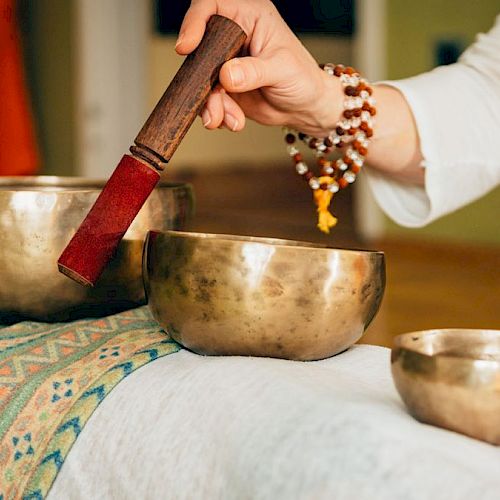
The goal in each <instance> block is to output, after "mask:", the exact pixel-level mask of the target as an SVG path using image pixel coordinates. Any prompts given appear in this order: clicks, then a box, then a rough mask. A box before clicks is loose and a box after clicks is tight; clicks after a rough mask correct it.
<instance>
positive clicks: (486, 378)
mask: <svg viewBox="0 0 500 500" xmlns="http://www.w3.org/2000/svg"><path fill="white" fill-rule="evenodd" d="M391 361H392V374H393V378H394V382H395V384H396V387H397V389H398V391H399V394H400V395H401V398H402V399H403V401H404V402H405V404H406V406H407V407H408V410H409V411H410V413H411V414H412V415H413V416H414V417H415V418H417V419H418V420H420V421H422V422H425V423H429V424H432V425H436V426H439V427H444V428H446V429H450V430H453V431H456V432H460V433H462V434H466V435H468V436H471V437H474V438H477V439H481V440H483V441H487V442H489V443H492V444H496V445H500V331H498V330H464V329H446V330H428V331H423V332H415V333H407V334H404V335H399V336H398V337H396V339H395V341H394V347H393V349H392V356H391Z"/></svg>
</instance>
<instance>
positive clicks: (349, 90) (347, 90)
mask: <svg viewBox="0 0 500 500" xmlns="http://www.w3.org/2000/svg"><path fill="white" fill-rule="evenodd" d="M344 94H345V95H347V96H349V97H354V96H355V95H358V91H357V90H356V87H353V86H352V85H348V86H347V87H346V88H345V89H344Z"/></svg>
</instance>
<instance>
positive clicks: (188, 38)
mask: <svg viewBox="0 0 500 500" xmlns="http://www.w3.org/2000/svg"><path fill="white" fill-rule="evenodd" d="M214 14H217V2H216V0H192V1H191V5H190V7H189V9H188V10H187V12H186V15H185V16H184V20H183V21H182V25H181V29H180V31H179V37H178V38H177V43H176V44H175V50H176V51H177V53H178V54H181V55H187V54H190V53H191V52H193V50H194V49H195V48H196V47H198V44H199V43H200V41H201V39H202V38H203V34H204V33H205V27H206V25H207V22H208V20H209V19H210V17H211V16H212V15H214Z"/></svg>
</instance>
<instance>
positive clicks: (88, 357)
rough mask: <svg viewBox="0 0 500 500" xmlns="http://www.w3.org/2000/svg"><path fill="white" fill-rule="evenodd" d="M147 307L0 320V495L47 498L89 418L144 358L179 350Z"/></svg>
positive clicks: (7, 499) (6, 499)
mask: <svg viewBox="0 0 500 500" xmlns="http://www.w3.org/2000/svg"><path fill="white" fill-rule="evenodd" d="M179 349H180V347H179V345H178V344H176V343H175V342H174V341H172V340H171V339H170V337H169V336H168V335H167V334H166V333H165V332H164V331H163V330H161V328H160V327H159V326H158V324H157V323H156V322H155V321H154V320H153V318H152V317H151V315H150V313H149V310H148V309H147V307H141V308H138V309H134V310H131V311H126V312H123V313H119V314H115V315H113V316H109V317H107V318H101V319H92V320H81V321H76V322H72V323H57V324H44V323H35V322H23V323H18V324H16V325H13V326H9V327H5V328H1V326H0V500H14V499H16V500H17V499H21V498H22V499H43V498H45V496H46V495H47V493H48V491H49V489H50V487H51V485H52V483H53V482H54V479H55V478H56V476H57V473H58V472H59V470H60V468H61V467H62V465H63V463H64V459H65V458H66V456H67V454H68V452H69V450H70V449H71V447H72V445H73V443H74V442H75V440H76V438H77V437H78V435H79V434H80V432H81V430H82V429H83V427H84V425H85V423H86V422H87V420H88V419H89V417H90V416H91V415H92V413H93V412H94V410H95V409H96V408H97V406H98V405H99V403H100V402H101V401H102V400H103V399H104V398H105V397H106V395H107V394H109V392H110V391H111V390H112V389H113V388H114V387H115V386H116V385H117V384H118V383H119V382H120V381H121V380H123V378H125V377H126V376H127V375H129V374H130V373H132V372H133V371H134V370H136V369H137V368H139V367H141V366H143V365H145V364H146V363H148V362H150V361H152V360H154V359H156V358H158V357H161V356H166V355H167V354H171V353H174V352H177V351H178V350H179Z"/></svg>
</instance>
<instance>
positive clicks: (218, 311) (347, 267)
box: [144, 231, 385, 360]
mask: <svg viewBox="0 0 500 500" xmlns="http://www.w3.org/2000/svg"><path fill="white" fill-rule="evenodd" d="M144 278H145V285H146V292H147V296H148V300H149V305H150V308H151V311H152V312H153V315H154V316H155V318H156V319H157V320H158V322H159V323H160V324H161V325H162V326H163V327H164V328H165V329H167V330H168V331H169V332H170V334H171V335H172V336H173V337H174V338H175V340H177V341H178V342H180V343H181V344H183V345H184V346H186V347H187V348H189V349H192V350H193V351H195V352H198V353H201V354H215V355H221V354H230V355H251V356H271V357H278V358H287V359H297V360H313V359H321V358H325V357H328V356H332V355H334V354H337V353H339V352H341V351H343V350H345V349H347V348H348V347H350V346H351V345H352V344H354V343H355V342H356V341H357V340H358V339H359V338H360V337H361V335H362V334H363V332H364V330H365V328H366V327H367V326H368V324H369V323H370V321H371V320H372V318H373V316H374V315H375V313H376V312H377V310H378V308H379V305H380V302H381V299H382V295H383V292H384V286H385V264H384V256H383V254H382V253H378V252H364V251H350V250H338V249H330V248H326V247H320V246H317V245H312V244H307V243H299V242H291V241H283V240H272V239H267V238H252V237H239V236H223V235H209V234H198V233H181V232H170V231H169V232H152V233H150V234H149V236H148V239H147V241H146V245H145V253H144Z"/></svg>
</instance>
